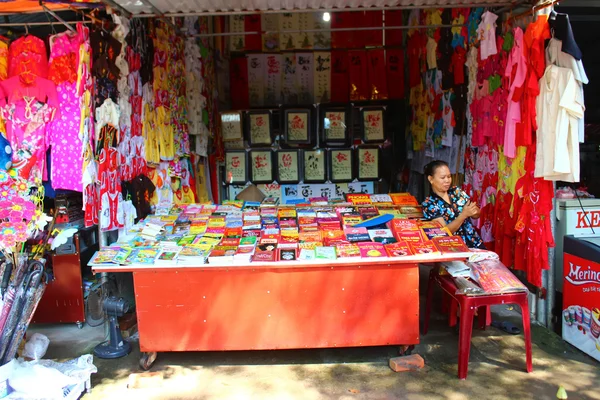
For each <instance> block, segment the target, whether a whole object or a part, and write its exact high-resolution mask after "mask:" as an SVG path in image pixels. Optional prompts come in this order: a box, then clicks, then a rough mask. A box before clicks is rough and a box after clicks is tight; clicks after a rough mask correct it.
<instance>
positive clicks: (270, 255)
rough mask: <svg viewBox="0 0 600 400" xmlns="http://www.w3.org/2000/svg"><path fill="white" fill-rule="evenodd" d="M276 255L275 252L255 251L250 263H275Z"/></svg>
mask: <svg viewBox="0 0 600 400" xmlns="http://www.w3.org/2000/svg"><path fill="white" fill-rule="evenodd" d="M276 259H277V254H276V252H275V251H263V250H259V249H256V251H255V252H254V255H253V256H252V262H272V261H276Z"/></svg>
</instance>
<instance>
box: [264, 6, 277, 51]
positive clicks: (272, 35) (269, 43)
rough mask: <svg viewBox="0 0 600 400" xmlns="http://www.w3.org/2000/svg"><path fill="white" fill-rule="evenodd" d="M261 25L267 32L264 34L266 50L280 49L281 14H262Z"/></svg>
mask: <svg viewBox="0 0 600 400" xmlns="http://www.w3.org/2000/svg"><path fill="white" fill-rule="evenodd" d="M260 23H261V27H262V30H263V31H264V32H266V33H264V34H263V35H262V49H263V51H265V52H271V51H279V33H277V32H278V31H279V15H278V14H263V15H261V21H260Z"/></svg>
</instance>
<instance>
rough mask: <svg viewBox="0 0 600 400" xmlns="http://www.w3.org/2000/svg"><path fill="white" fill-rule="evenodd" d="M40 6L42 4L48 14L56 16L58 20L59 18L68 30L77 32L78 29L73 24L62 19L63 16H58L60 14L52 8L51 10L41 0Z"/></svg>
mask: <svg viewBox="0 0 600 400" xmlns="http://www.w3.org/2000/svg"><path fill="white" fill-rule="evenodd" d="M40 6H42V9H43V10H44V11H45V12H46V13H48V14H50V15H52V16H53V17H54V18H56V20H57V21H58V22H60V23H61V24H63V25H64V26H66V27H67V29H68V30H70V31H71V32H77V31H76V30H75V28H73V27H72V26H71V24H69V23H68V22H67V21H65V20H64V19H62V18H61V17H59V16H58V14H56V13H55V12H54V11H52V10H50V9H49V8H48V7H46V6H45V5H44V4H43V3H42V1H41V0H40ZM48 22H50V21H48Z"/></svg>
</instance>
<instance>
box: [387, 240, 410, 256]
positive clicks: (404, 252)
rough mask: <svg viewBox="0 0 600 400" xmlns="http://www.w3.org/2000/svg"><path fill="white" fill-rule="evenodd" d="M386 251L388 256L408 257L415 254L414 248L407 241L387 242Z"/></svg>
mask: <svg viewBox="0 0 600 400" xmlns="http://www.w3.org/2000/svg"><path fill="white" fill-rule="evenodd" d="M385 251H386V252H387V255H388V257H406V256H411V255H413V252H412V249H411V248H410V246H409V244H408V243H407V242H405V241H399V242H396V243H390V244H386V245H385Z"/></svg>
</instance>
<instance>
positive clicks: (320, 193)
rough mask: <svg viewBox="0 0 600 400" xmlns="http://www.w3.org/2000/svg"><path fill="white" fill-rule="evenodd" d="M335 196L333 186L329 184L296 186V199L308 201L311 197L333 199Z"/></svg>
mask: <svg viewBox="0 0 600 400" xmlns="http://www.w3.org/2000/svg"><path fill="white" fill-rule="evenodd" d="M334 195H335V185H334V184H331V183H326V184H318V185H315V184H308V183H305V184H300V185H298V197H299V198H303V199H309V198H311V197H327V198H328V199H329V198H333V197H334Z"/></svg>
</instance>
